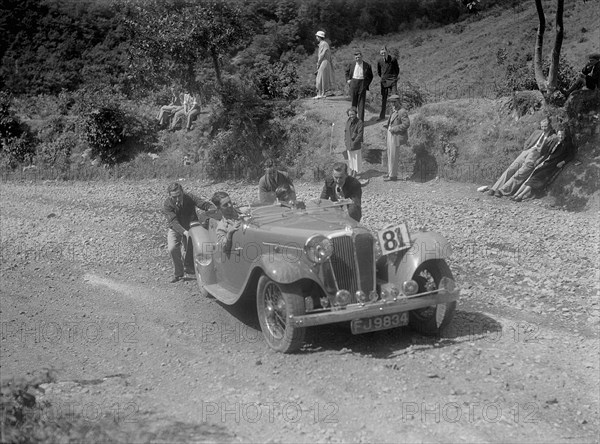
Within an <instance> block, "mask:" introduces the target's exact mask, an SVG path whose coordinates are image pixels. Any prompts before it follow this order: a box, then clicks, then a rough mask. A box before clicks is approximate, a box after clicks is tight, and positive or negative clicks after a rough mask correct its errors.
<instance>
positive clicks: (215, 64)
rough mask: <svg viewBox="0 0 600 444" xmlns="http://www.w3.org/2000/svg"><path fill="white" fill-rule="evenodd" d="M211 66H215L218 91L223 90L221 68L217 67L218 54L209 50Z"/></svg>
mask: <svg viewBox="0 0 600 444" xmlns="http://www.w3.org/2000/svg"><path fill="white" fill-rule="evenodd" d="M210 55H211V57H212V61H213V65H214V66H215V74H216V75H217V85H219V89H221V88H223V80H221V66H220V65H219V54H218V53H217V51H215V50H214V49H211V50H210Z"/></svg>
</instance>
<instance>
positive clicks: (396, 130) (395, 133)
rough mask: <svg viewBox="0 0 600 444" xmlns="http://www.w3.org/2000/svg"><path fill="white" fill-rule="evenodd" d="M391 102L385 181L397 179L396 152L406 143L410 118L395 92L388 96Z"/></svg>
mask: <svg viewBox="0 0 600 444" xmlns="http://www.w3.org/2000/svg"><path fill="white" fill-rule="evenodd" d="M389 101H390V102H392V104H393V107H394V112H392V115H391V116H390V118H389V120H388V123H387V125H386V126H387V155H388V174H387V175H386V176H384V177H383V180H385V181H389V180H392V181H395V180H398V160H399V159H398V153H399V151H400V147H401V146H402V145H406V144H407V143H408V127H409V126H410V119H409V118H408V112H407V111H406V110H405V109H404V108H402V100H401V99H400V96H399V95H397V94H393V95H391V96H390V97H389Z"/></svg>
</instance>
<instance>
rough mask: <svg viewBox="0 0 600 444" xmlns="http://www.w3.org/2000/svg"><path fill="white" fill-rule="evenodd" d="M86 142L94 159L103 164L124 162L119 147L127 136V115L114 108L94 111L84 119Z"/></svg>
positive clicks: (108, 107) (109, 107) (107, 107)
mask: <svg viewBox="0 0 600 444" xmlns="http://www.w3.org/2000/svg"><path fill="white" fill-rule="evenodd" d="M82 124H83V131H84V136H85V139H86V141H87V142H88V143H89V144H90V148H91V149H92V157H98V158H100V160H101V161H102V163H107V164H115V163H117V162H119V161H120V160H123V157H124V153H123V152H121V151H120V150H119V147H118V145H119V144H120V143H121V142H123V139H124V134H125V115H124V113H123V112H122V111H121V110H120V109H118V108H117V107H113V106H106V107H102V108H97V109H94V110H93V111H91V112H89V113H87V114H86V115H84V116H83V118H82Z"/></svg>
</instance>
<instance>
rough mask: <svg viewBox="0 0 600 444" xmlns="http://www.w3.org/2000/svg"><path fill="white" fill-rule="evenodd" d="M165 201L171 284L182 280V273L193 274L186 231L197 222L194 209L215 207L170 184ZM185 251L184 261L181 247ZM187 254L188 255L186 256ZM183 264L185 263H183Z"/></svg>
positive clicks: (206, 209)
mask: <svg viewBox="0 0 600 444" xmlns="http://www.w3.org/2000/svg"><path fill="white" fill-rule="evenodd" d="M167 192H168V193H169V197H167V198H166V199H165V202H164V205H163V213H164V214H165V216H166V218H167V227H168V231H167V245H168V248H169V254H170V255H171V260H172V261H173V268H174V272H173V277H172V278H171V281H170V282H171V283H174V282H177V281H179V280H181V279H183V275H184V273H187V274H194V273H195V272H194V261H193V254H191V253H192V246H191V245H190V244H189V243H188V240H189V239H188V230H189V229H190V223H191V222H194V221H198V215H197V214H196V208H200V209H201V210H204V211H208V210H215V209H216V206H215V205H214V204H213V203H212V202H210V201H207V200H203V199H200V198H199V197H196V196H194V195H193V194H190V193H184V191H183V188H182V186H181V184H179V183H178V182H173V183H171V184H170V185H169V186H168V188H167ZM182 246H183V249H184V251H185V259H183V258H182V256H181V247H182ZM188 252H189V254H188ZM184 262H185V263H184Z"/></svg>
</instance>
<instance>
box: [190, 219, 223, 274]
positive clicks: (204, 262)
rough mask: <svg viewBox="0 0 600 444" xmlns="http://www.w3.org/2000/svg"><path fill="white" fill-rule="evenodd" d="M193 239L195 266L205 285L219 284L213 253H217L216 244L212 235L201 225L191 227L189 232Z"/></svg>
mask: <svg viewBox="0 0 600 444" xmlns="http://www.w3.org/2000/svg"><path fill="white" fill-rule="evenodd" d="M188 233H189V235H190V236H191V237H192V244H193V246H194V265H195V266H196V269H197V270H198V272H199V273H200V277H201V278H202V282H203V283H204V285H211V284H215V283H216V282H217V274H216V272H215V264H214V259H213V253H214V251H215V248H216V246H215V242H214V241H212V240H211V239H210V233H209V232H208V230H206V229H205V228H203V227H201V226H200V225H196V226H193V227H191V228H190V229H189V230H188Z"/></svg>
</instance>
